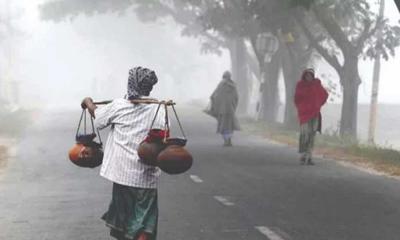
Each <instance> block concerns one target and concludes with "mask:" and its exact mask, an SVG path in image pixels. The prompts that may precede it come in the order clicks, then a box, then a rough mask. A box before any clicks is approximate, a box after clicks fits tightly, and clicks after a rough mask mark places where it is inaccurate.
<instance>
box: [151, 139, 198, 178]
mask: <svg viewBox="0 0 400 240" xmlns="http://www.w3.org/2000/svg"><path fill="white" fill-rule="evenodd" d="M166 144H167V147H166V148H165V149H164V150H163V151H162V152H161V153H160V154H159V155H158V157H157V165H158V167H159V168H161V170H163V171H164V172H166V173H168V174H180V173H184V172H186V171H187V170H189V169H190V168H191V167H192V164H193V157H192V155H191V154H190V153H189V152H188V151H187V150H186V149H185V148H184V146H185V145H186V139H179V138H175V139H167V143H166Z"/></svg>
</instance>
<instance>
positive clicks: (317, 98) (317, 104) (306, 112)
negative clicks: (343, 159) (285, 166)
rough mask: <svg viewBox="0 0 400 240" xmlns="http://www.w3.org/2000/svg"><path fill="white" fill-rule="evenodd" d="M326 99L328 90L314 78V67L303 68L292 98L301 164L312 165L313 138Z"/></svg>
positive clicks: (319, 124) (320, 119)
mask: <svg viewBox="0 0 400 240" xmlns="http://www.w3.org/2000/svg"><path fill="white" fill-rule="evenodd" d="M327 100H328V92H327V91H326V90H325V88H324V87H323V86H322V84H321V81H320V80H319V79H318V78H315V72H314V69H307V70H305V71H304V72H303V74H302V77H301V80H300V81H299V82H298V83H297V86H296V92H295V99H294V102H295V105H296V108H297V113H298V119H299V123H300V139H299V153H300V154H301V158H300V162H301V164H302V165H303V164H306V163H307V164H308V165H314V162H313V160H312V151H313V148H314V139H315V135H316V133H317V132H321V126H322V116H321V108H322V106H323V105H324V104H325V103H326V101H327Z"/></svg>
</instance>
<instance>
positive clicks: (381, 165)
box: [241, 119, 400, 176]
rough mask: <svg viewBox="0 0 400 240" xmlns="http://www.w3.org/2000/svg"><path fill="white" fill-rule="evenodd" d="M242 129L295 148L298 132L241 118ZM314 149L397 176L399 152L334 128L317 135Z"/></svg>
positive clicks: (336, 158) (399, 160)
mask: <svg viewBox="0 0 400 240" xmlns="http://www.w3.org/2000/svg"><path fill="white" fill-rule="evenodd" d="M241 122H242V128H243V130H244V131H247V132H250V133H252V134H256V135H259V136H263V137H266V138H268V139H271V140H273V141H276V142H279V143H283V144H287V145H289V146H292V147H297V144H298V131H297V130H295V129H293V130H287V129H285V128H284V127H283V126H282V125H279V124H277V125H274V126H269V125H268V124H266V123H264V122H259V121H254V120H251V119H242V121H241ZM315 152H316V153H318V154H320V155H323V156H324V157H327V158H331V159H335V160H340V161H345V162H351V163H354V164H356V165H358V166H361V167H364V168H369V169H374V170H376V171H379V172H383V173H385V174H388V175H391V176H400V151H398V150H395V149H393V148H392V147H390V146H378V145H368V144H364V143H360V142H358V141H354V140H351V139H349V138H341V137H340V136H339V134H338V133H337V132H335V131H327V132H324V133H323V134H318V136H317V139H316V143H315Z"/></svg>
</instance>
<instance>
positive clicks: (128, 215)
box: [82, 67, 165, 240]
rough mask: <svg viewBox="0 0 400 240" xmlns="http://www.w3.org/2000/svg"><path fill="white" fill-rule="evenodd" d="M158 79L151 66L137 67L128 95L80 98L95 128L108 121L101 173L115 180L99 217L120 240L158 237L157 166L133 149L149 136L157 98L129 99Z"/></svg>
mask: <svg viewBox="0 0 400 240" xmlns="http://www.w3.org/2000/svg"><path fill="white" fill-rule="evenodd" d="M157 81H158V79H157V76H156V74H155V72H154V71H152V70H150V69H147V68H142V67H135V68H133V69H131V70H130V71H129V78H128V89H127V95H126V97H125V98H124V99H116V100H114V101H112V102H111V103H109V104H107V105H105V106H103V107H99V108H97V106H96V105H95V104H94V103H93V100H92V99H91V98H85V99H84V100H83V101H82V107H83V108H88V110H89V112H90V113H91V115H92V116H93V117H95V124H96V126H97V127H98V128H99V129H103V128H106V127H108V126H110V127H111V130H110V133H109V135H108V139H107V143H106V145H105V149H104V158H103V164H102V167H101V171H100V175H101V176H102V177H104V178H106V179H108V180H110V181H111V182H113V190H112V200H111V203H110V205H109V208H108V211H107V212H106V213H105V214H104V215H103V217H102V219H103V220H104V221H105V222H106V225H107V226H108V227H109V228H110V229H111V232H110V235H111V236H113V237H114V238H116V239H119V240H127V239H129V240H155V239H156V237H157V222H158V198H157V182H158V178H159V176H160V169H159V168H158V167H156V166H151V165H147V164H144V163H143V162H141V161H140V159H139V157H138V153H137V149H138V147H139V144H140V143H141V142H142V141H143V139H145V138H146V137H147V134H148V132H149V129H150V126H151V124H152V121H153V118H154V116H155V115H156V114H155V113H156V111H157V107H158V106H157V105H156V104H132V102H131V100H135V99H140V98H141V97H143V96H149V95H150V92H151V91H152V89H153V86H154V85H155V84H156V83H157ZM164 124H165V111H164V110H163V109H160V111H159V112H158V114H157V117H156V119H155V120H154V125H153V127H154V128H159V129H163V128H164Z"/></svg>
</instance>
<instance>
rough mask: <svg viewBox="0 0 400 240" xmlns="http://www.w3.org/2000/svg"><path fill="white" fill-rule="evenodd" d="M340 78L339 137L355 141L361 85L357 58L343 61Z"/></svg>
mask: <svg viewBox="0 0 400 240" xmlns="http://www.w3.org/2000/svg"><path fill="white" fill-rule="evenodd" d="M340 78H341V79H340V81H341V84H342V87H343V104H342V116H341V121H340V135H341V136H342V137H350V138H352V139H357V116H358V88H359V86H360V83H361V81H360V77H359V72H358V58H357V57H351V58H347V59H346V60H345V63H344V68H343V72H342V73H341V74H340Z"/></svg>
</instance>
